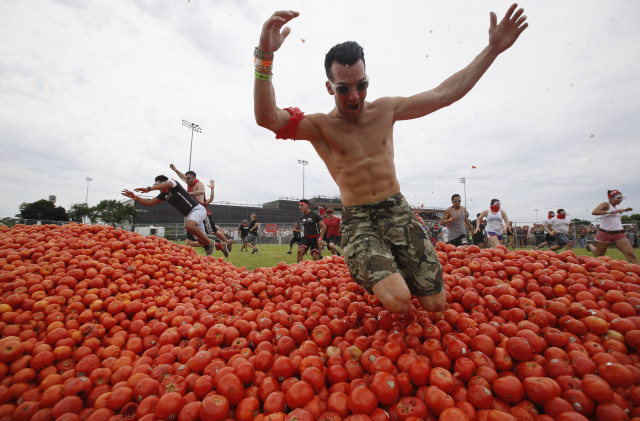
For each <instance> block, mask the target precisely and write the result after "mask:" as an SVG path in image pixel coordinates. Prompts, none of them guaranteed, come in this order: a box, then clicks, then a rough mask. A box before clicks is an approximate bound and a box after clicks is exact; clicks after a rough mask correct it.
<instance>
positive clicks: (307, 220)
mask: <svg viewBox="0 0 640 421" xmlns="http://www.w3.org/2000/svg"><path fill="white" fill-rule="evenodd" d="M298 206H299V207H300V212H302V215H301V216H300V219H298V223H299V224H300V227H301V228H302V235H301V238H300V243H299V244H298V262H301V261H302V258H303V257H304V255H305V254H306V252H307V250H310V252H311V256H312V257H313V260H320V258H321V257H322V256H321V255H320V251H321V250H322V237H324V233H325V232H326V230H327V226H326V225H325V223H324V221H323V220H322V217H321V216H320V215H319V214H318V213H317V212H314V211H312V210H311V208H310V207H309V201H308V200H307V199H302V200H300V203H299V205H298Z"/></svg>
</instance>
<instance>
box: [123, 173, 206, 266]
mask: <svg viewBox="0 0 640 421" xmlns="http://www.w3.org/2000/svg"><path fill="white" fill-rule="evenodd" d="M151 190H159V191H160V194H158V196H156V197H154V198H153V199H143V198H141V197H138V196H137V195H136V194H135V193H133V192H131V191H129V190H127V189H124V190H122V195H123V196H126V197H130V198H131V199H133V200H134V201H136V202H138V203H141V204H143V205H145V206H153V205H157V204H158V203H161V202H164V201H166V202H167V203H169V204H170V205H171V206H173V207H174V208H176V209H177V210H178V212H180V213H181V214H183V215H184V216H185V217H186V219H187V221H186V222H185V224H184V228H185V229H186V230H187V232H188V233H190V234H192V235H193V236H194V237H195V238H197V239H198V243H199V244H200V245H201V246H202V247H204V250H205V252H206V254H207V256H210V255H211V254H212V253H213V241H212V240H210V239H209V238H207V235H206V234H205V232H206V231H207V230H208V229H209V228H205V227H206V226H207V225H209V220H208V219H207V211H206V209H205V208H204V206H202V205H201V204H199V203H198V202H196V200H195V199H194V198H193V197H191V195H189V193H188V192H187V191H186V190H185V189H184V187H182V186H181V185H180V184H178V182H177V181H175V180H170V179H169V178H167V177H166V176H164V175H159V176H157V177H156V179H155V183H154V184H153V186H151V187H138V188H136V189H134V191H137V192H143V193H148V192H150V191H151Z"/></svg>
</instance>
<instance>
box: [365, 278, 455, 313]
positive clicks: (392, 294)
mask: <svg viewBox="0 0 640 421" xmlns="http://www.w3.org/2000/svg"><path fill="white" fill-rule="evenodd" d="M372 291H373V293H374V295H375V296H376V297H377V298H378V300H380V302H381V303H382V305H383V306H384V307H385V308H386V309H387V310H389V311H390V312H392V313H399V314H404V313H406V312H407V311H409V309H410V308H411V292H410V291H409V287H408V286H407V282H406V281H405V280H404V278H403V277H402V275H400V274H399V273H394V274H392V275H389V276H387V277H386V278H384V279H382V280H381V281H380V282H378V283H377V284H375V285H374V286H373V288H372ZM416 298H417V299H418V302H419V303H420V306H421V307H422V308H423V309H425V310H426V311H433V312H438V311H443V310H444V309H445V307H446V304H447V295H446V292H445V290H444V286H443V288H442V291H441V292H439V293H438V294H435V295H426V296H422V297H416Z"/></svg>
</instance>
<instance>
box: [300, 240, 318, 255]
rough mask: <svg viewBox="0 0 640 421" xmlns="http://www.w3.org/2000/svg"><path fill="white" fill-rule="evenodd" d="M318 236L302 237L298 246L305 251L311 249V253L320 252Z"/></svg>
mask: <svg viewBox="0 0 640 421" xmlns="http://www.w3.org/2000/svg"><path fill="white" fill-rule="evenodd" d="M318 238H320V237H302V238H301V239H300V242H299V243H298V248H303V249H304V252H305V253H306V252H307V249H309V250H311V253H314V252H315V253H320V247H318Z"/></svg>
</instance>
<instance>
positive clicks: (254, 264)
mask: <svg viewBox="0 0 640 421" xmlns="http://www.w3.org/2000/svg"><path fill="white" fill-rule="evenodd" d="M177 244H184V242H180V241H179V242H177ZM240 247H241V245H240V244H234V245H233V249H232V251H231V254H230V255H229V258H228V259H227V260H228V261H230V262H231V263H233V264H234V265H235V266H237V267H244V268H246V269H248V270H254V269H255V268H259V267H271V266H277V265H278V263H280V262H285V263H296V252H297V249H296V247H294V248H293V252H292V254H287V251H289V245H288V244H265V245H261V246H258V249H259V250H260V256H258V255H257V254H251V252H250V251H249V252H241V251H240ZM528 249H531V248H528ZM563 250H564V249H563ZM196 251H197V252H198V254H204V249H203V248H200V247H198V248H196ZM572 251H573V252H574V253H575V254H576V255H577V256H582V255H588V256H593V254H591V253H590V252H588V251H586V250H585V249H582V248H574V249H572ZM634 252H635V254H636V257H637V258H638V260H640V249H635V250H634ZM329 255H330V253H329V252H328V251H326V250H325V252H324V253H323V256H329ZM213 256H215V257H220V256H222V253H221V252H219V251H215V252H214V253H213ZM607 256H610V257H611V258H613V259H620V260H625V259H624V256H623V255H622V253H621V252H620V251H619V250H618V249H609V250H608V251H607ZM304 258H305V260H310V259H311V256H310V255H309V253H307V254H306V255H305V257H304Z"/></svg>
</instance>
